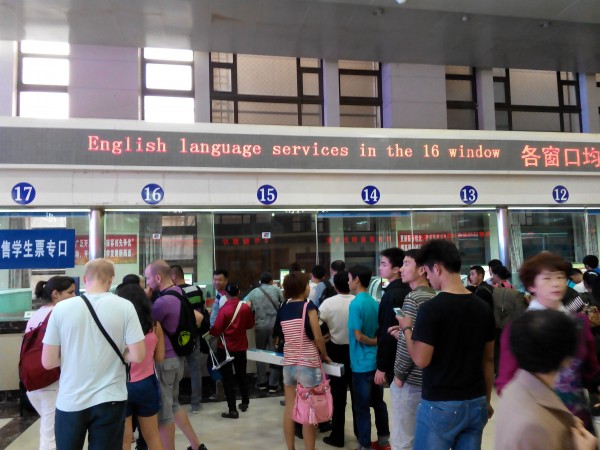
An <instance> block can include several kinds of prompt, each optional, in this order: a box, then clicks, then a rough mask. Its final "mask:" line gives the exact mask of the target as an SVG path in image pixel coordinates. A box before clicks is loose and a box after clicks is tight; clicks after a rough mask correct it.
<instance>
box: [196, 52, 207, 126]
mask: <svg viewBox="0 0 600 450" xmlns="http://www.w3.org/2000/svg"><path fill="white" fill-rule="evenodd" d="M209 62H210V53H209V52H194V93H195V98H194V100H195V102H194V104H195V110H194V121H195V122H208V123H210V121H211V120H210V119H211V117H210V77H209V75H210V65H209Z"/></svg>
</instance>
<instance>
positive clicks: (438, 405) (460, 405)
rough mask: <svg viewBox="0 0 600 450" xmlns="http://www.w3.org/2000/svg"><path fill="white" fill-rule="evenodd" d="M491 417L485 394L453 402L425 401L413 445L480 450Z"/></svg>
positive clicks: (442, 449) (430, 448)
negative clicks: (488, 413) (482, 436)
mask: <svg viewBox="0 0 600 450" xmlns="http://www.w3.org/2000/svg"><path fill="white" fill-rule="evenodd" d="M487 420H488V418H487V400H486V398H485V397H478V398H474V399H471V400H458V401H450V402H432V401H428V400H421V403H420V404H419V406H418V408H417V426H416V429H415V441H414V447H413V448H414V449H427V450H448V449H450V448H452V449H453V450H479V449H481V435H482V433H483V427H485V424H486V423H487Z"/></svg>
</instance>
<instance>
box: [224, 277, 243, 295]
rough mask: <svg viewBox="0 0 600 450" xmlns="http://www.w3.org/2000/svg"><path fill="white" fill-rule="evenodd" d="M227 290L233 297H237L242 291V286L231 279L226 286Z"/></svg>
mask: <svg viewBox="0 0 600 450" xmlns="http://www.w3.org/2000/svg"><path fill="white" fill-rule="evenodd" d="M225 292H227V293H228V294H229V295H231V296H232V297H235V296H236V295H238V294H239V293H240V287H239V285H238V284H237V283H236V282H234V281H231V282H229V283H227V285H226V286H225Z"/></svg>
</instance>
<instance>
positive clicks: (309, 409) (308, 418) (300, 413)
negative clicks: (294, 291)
mask: <svg viewBox="0 0 600 450" xmlns="http://www.w3.org/2000/svg"><path fill="white" fill-rule="evenodd" d="M307 305H308V303H305V304H304V310H303V312H302V341H301V342H303V341H304V321H305V320H306V306H307ZM300 354H302V344H300ZM321 375H322V378H321V382H320V383H319V384H318V385H317V386H313V387H304V386H302V385H301V384H300V383H298V384H297V386H296V401H295V403H294V408H293V409H292V419H293V420H294V421H295V422H298V423H301V424H303V425H308V424H311V425H314V426H315V427H316V426H318V425H319V423H322V422H328V421H329V420H331V417H332V416H333V397H332V396H331V388H330V387H329V380H328V379H327V375H325V371H324V370H323V362H321Z"/></svg>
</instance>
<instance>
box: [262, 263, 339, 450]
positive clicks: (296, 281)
mask: <svg viewBox="0 0 600 450" xmlns="http://www.w3.org/2000/svg"><path fill="white" fill-rule="evenodd" d="M308 280H309V278H308V275H307V274H305V273H302V272H291V273H290V274H289V275H287V276H286V277H285V279H284V280H283V290H284V295H285V298H287V299H288V301H287V303H286V304H285V305H283V306H282V307H281V308H280V309H279V311H278V313H277V319H276V321H275V329H274V330H273V335H275V336H280V335H283V337H284V341H285V344H284V347H283V384H284V390H285V409H284V412H283V431H284V435H285V442H286V444H287V448H288V450H294V449H295V436H294V421H293V420H292V408H293V407H294V402H295V399H296V384H297V383H300V384H302V386H305V387H312V386H316V385H318V384H319V383H320V382H321V359H322V360H323V361H327V362H331V360H330V359H329V357H328V356H327V350H326V349H325V340H324V339H323V335H322V334H321V328H320V327H319V317H318V314H317V307H316V306H315V305H314V304H313V303H312V302H308V305H307V307H306V318H307V320H305V321H303V317H302V313H303V311H304V305H305V302H306V298H307V297H308V294H309V292H310V288H309V285H308ZM302 434H303V436H304V448H305V450H315V440H316V429H315V427H313V426H312V425H304V426H303V427H302Z"/></svg>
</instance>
